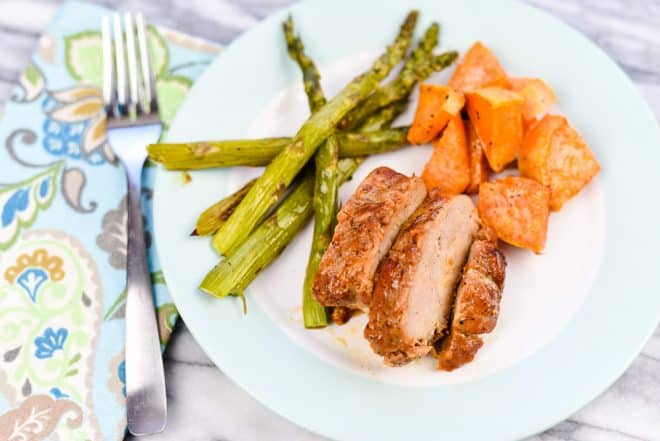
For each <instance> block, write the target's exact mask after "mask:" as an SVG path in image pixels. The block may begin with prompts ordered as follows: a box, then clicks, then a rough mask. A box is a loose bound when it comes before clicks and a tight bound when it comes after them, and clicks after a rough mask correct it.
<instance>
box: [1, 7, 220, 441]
mask: <svg viewBox="0 0 660 441" xmlns="http://www.w3.org/2000/svg"><path fill="white" fill-rule="evenodd" d="M108 12H109V11H108V10H105V9H103V8H100V7H97V6H92V5H88V4H85V3H79V2H69V3H65V4H64V5H63V6H62V7H61V8H60V9H59V11H58V13H57V16H56V18H55V19H54V21H53V23H52V24H51V25H50V26H49V28H48V30H47V32H46V33H45V34H44V35H43V36H42V38H41V39H40V41H39V45H38V49H37V51H36V54H35V55H34V56H33V57H32V60H31V62H30V64H29V65H28V67H27V68H26V70H25V72H24V73H23V75H22V76H21V77H20V84H19V85H18V86H17V87H16V89H15V91H14V93H13V95H12V97H11V99H10V102H8V103H7V106H6V108H5V113H4V115H3V116H2V117H1V118H0V440H41V439H48V440H113V439H122V438H123V436H124V433H125V427H126V414H125V394H126V391H125V385H124V384H125V370H124V338H125V337H124V297H125V291H124V286H125V265H126V230H125V225H126V199H125V193H126V178H125V175H124V171H123V169H122V168H121V167H120V166H119V165H118V163H117V159H116V158H115V156H114V155H113V153H112V151H111V149H110V148H109V146H108V144H107V142H106V140H105V120H104V119H103V116H102V113H101V109H102V102H101V97H100V90H99V87H100V85H101V49H100V45H101V43H100V39H101V37H100V32H99V26H97V25H100V22H101V16H102V15H104V14H107V13H108ZM148 39H149V45H150V49H151V57H152V64H153V67H154V70H155V72H156V74H157V88H158V98H159V101H160V109H161V117H162V118H163V121H164V124H165V129H167V126H168V124H169V123H170V122H171V121H172V118H173V116H174V114H175V112H176V110H177V107H178V106H179V104H180V103H181V102H182V100H183V98H184V96H185V95H186V93H187V92H188V90H189V89H190V87H191V85H192V83H193V81H194V80H195V79H196V78H197V77H198V76H199V75H200V73H201V72H202V71H203V70H204V68H205V67H206V65H207V64H208V63H209V62H210V60H211V59H212V58H213V57H214V56H215V54H216V53H217V52H218V51H219V49H220V48H219V47H218V46H216V45H214V44H211V43H208V42H206V41H202V40H199V39H195V38H192V37H189V36H186V35H183V34H181V33H178V32H175V31H172V30H170V29H165V28H162V27H150V28H149V36H148ZM153 174H154V168H153V167H151V166H150V165H149V164H147V166H146V167H145V170H144V177H143V179H144V185H145V186H144V189H143V197H144V198H143V206H144V208H145V218H146V225H147V228H148V229H150V228H151V227H152V222H151V192H152V190H151V188H152V183H153ZM149 239H150V236H148V237H147V243H148V244H149V258H150V264H151V271H152V281H153V286H154V292H155V293H156V304H157V309H158V322H159V329H160V338H161V343H162V344H163V345H165V344H166V343H167V340H168V338H169V335H170V332H171V330H172V327H173V325H174V322H175V320H176V318H177V311H176V309H175V307H174V305H173V304H172V303H171V300H170V296H169V294H168V292H167V287H166V286H165V280H164V278H163V274H162V273H161V271H160V270H159V264H158V259H157V257H156V250H155V246H154V244H153V243H152V242H151V240H149Z"/></svg>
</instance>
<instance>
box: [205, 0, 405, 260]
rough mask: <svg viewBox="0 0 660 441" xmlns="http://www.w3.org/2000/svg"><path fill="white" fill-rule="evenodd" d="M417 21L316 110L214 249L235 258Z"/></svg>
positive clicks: (398, 54)
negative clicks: (370, 64)
mask: <svg viewBox="0 0 660 441" xmlns="http://www.w3.org/2000/svg"><path fill="white" fill-rule="evenodd" d="M416 20H417V12H416V11H413V12H411V13H410V14H409V15H408V17H407V18H406V20H405V22H404V23H403V24H402V26H401V30H400V32H399V35H398V36H397V38H396V40H395V42H394V44H392V45H390V46H388V48H387V50H386V51H385V53H384V54H383V55H382V56H381V57H379V58H378V59H377V60H376V61H375V62H374V64H373V65H372V67H371V69H369V70H368V71H366V72H365V73H363V74H362V75H360V76H358V77H357V78H355V79H354V80H353V81H351V82H350V83H349V84H348V85H347V86H345V87H344V89H342V90H341V91H340V92H339V93H338V94H337V95H336V96H335V97H334V98H333V99H331V100H330V101H328V102H327V103H326V104H325V105H324V106H323V107H321V108H320V109H319V110H318V111H316V112H314V113H313V114H312V115H311V116H310V117H309V119H308V120H307V121H306V122H305V123H304V124H303V125H302V127H301V128H300V130H299V131H298V133H297V134H296V136H295V137H294V138H293V139H292V140H291V143H290V144H289V145H287V146H286V147H285V148H284V149H283V150H282V152H281V153H280V154H278V155H277V156H276V157H275V158H274V159H273V161H272V162H271V163H270V164H269V165H268V167H267V168H266V170H265V171H264V173H263V175H261V177H259V178H258V179H257V181H256V182H255V183H254V185H253V186H252V188H251V189H250V191H249V192H248V194H247V195H246V196H245V197H244V198H243V200H242V201H241V203H240V204H239V206H238V207H236V209H235V210H234V213H233V214H232V215H231V216H230V217H229V219H228V220H227V221H226V222H225V223H224V224H223V225H222V226H221V227H220V229H219V230H218V231H217V232H216V234H215V236H214V237H213V246H214V247H215V249H216V250H217V251H218V252H219V253H220V254H222V255H225V256H228V255H231V254H232V251H234V250H236V249H237V248H238V246H239V245H240V244H241V243H243V241H245V239H247V237H248V236H249V234H250V232H251V231H252V230H253V229H254V228H255V227H256V225H257V224H258V223H259V221H260V220H261V219H262V218H263V216H264V215H265V214H266V212H267V211H268V210H269V209H270V208H271V207H272V206H273V205H274V204H276V203H277V201H278V200H279V198H280V197H281V196H282V194H283V193H284V192H285V191H286V189H287V187H288V186H289V185H290V184H291V182H292V181H293V179H294V178H295V176H296V175H297V174H298V172H299V171H300V170H301V169H302V167H303V166H304V165H305V164H306V163H307V161H308V160H309V158H310V157H311V156H312V155H313V154H314V153H315V152H316V149H317V148H318V146H319V145H320V144H321V143H322V142H323V141H324V140H325V139H327V138H328V136H330V135H331V134H332V133H333V131H334V130H335V126H336V125H337V124H338V123H339V121H341V119H342V118H343V117H344V116H345V115H346V114H347V113H348V112H350V111H351V109H353V108H354V107H355V106H356V105H357V104H358V103H359V102H360V101H362V99H364V97H366V96H367V95H368V94H369V92H370V91H371V90H372V89H373V88H374V87H376V86H377V85H378V83H379V82H380V81H381V80H382V79H383V78H384V77H385V76H387V74H388V73H389V72H390V71H391V70H392V68H393V67H394V66H395V65H396V64H397V63H398V62H399V61H400V60H401V59H402V58H403V56H404V54H405V51H406V50H407V48H408V46H409V45H410V40H411V38H412V33H413V30H414V27H415V23H416Z"/></svg>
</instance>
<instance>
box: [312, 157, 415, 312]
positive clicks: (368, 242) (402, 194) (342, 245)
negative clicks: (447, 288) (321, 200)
mask: <svg viewBox="0 0 660 441" xmlns="http://www.w3.org/2000/svg"><path fill="white" fill-rule="evenodd" d="M425 195H426V190H425V188H424V183H423V181H422V180H421V179H420V178H417V177H415V176H413V177H411V178H410V177H408V176H405V175H403V174H401V173H398V172H396V171H394V170H392V169H390V168H387V167H379V168H377V169H375V170H373V171H372V172H371V173H370V174H369V175H368V176H367V177H366V178H365V179H364V181H362V183H361V184H360V185H359V186H358V188H357V189H356V190H355V193H354V194H353V195H352V196H351V197H350V198H349V199H348V201H347V202H346V204H345V205H344V207H343V208H342V209H341V210H340V212H339V214H338V215H337V227H336V228H335V232H334V235H333V238H332V241H331V243H330V245H329V246H328V249H327V250H326V252H325V254H324V255H323V257H322V259H321V262H320V264H319V269H318V271H317V274H316V277H315V279H314V286H313V293H314V297H315V298H316V299H317V300H318V301H319V303H321V304H322V305H325V306H345V307H349V308H355V309H362V310H365V309H367V308H368V306H369V303H370V301H371V294H372V291H373V279H374V274H375V272H376V268H377V266H378V260H379V258H380V257H381V256H380V255H379V251H378V250H379V249H380V248H381V244H383V242H384V241H388V240H394V236H396V231H395V232H394V234H391V231H390V230H391V229H392V228H395V227H396V228H397V229H398V225H393V222H394V221H393V220H394V219H395V218H397V214H398V213H399V212H400V210H402V209H403V208H402V207H404V206H410V205H411V204H412V208H409V209H410V210H414V208H416V207H417V206H418V205H419V203H421V201H422V200H423V199H424V196H425ZM407 214H408V213H406V216H407ZM388 232H389V233H390V234H389V235H388ZM389 236H393V237H391V238H389ZM388 238H389V239H388ZM385 245H386V248H389V246H390V245H391V242H388V243H386V244H385ZM385 251H386V250H385Z"/></svg>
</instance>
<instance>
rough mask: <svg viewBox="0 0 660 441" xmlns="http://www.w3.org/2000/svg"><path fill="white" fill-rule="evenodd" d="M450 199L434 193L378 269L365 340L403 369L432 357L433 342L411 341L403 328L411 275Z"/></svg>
mask: <svg viewBox="0 0 660 441" xmlns="http://www.w3.org/2000/svg"><path fill="white" fill-rule="evenodd" d="M445 202H446V199H443V198H441V197H440V196H439V194H438V193H436V192H433V193H432V194H430V195H429V197H427V198H426V200H425V201H424V203H422V205H421V206H420V207H419V208H418V209H417V211H416V212H415V213H414V214H413V216H411V218H410V219H408V222H407V223H406V224H405V225H404V227H403V228H402V229H401V231H400V232H399V236H398V238H397V240H396V242H395V243H394V245H393V246H392V248H391V249H390V252H389V253H387V256H386V257H385V258H384V259H383V261H382V262H381V263H380V266H379V267H378V272H377V274H376V286H375V289H374V295H373V298H372V301H371V305H370V308H369V323H368V324H367V327H366V328H365V330H364V336H365V338H366V339H367V340H368V341H369V343H370V344H371V348H372V349H373V350H374V352H376V353H377V354H380V355H383V356H384V357H385V361H386V363H388V364H391V365H395V366H398V365H401V364H405V363H407V362H408V361H410V359H411V358H416V357H419V356H422V355H424V354H426V353H428V352H429V351H430V349H431V345H430V343H431V342H428V341H417V340H414V339H412V338H410V337H408V336H407V335H406V333H405V331H404V329H403V327H402V325H403V316H404V314H405V312H406V309H407V307H408V294H409V293H410V288H411V287H412V284H413V282H414V280H413V278H414V275H415V272H414V271H411V269H412V268H414V267H415V266H416V264H417V262H419V260H420V259H421V258H422V242H423V241H424V238H425V235H426V233H427V231H428V229H429V228H431V226H432V223H433V222H432V221H433V220H434V219H435V218H436V217H437V216H438V215H439V214H440V212H441V209H442V206H443V205H444V204H445Z"/></svg>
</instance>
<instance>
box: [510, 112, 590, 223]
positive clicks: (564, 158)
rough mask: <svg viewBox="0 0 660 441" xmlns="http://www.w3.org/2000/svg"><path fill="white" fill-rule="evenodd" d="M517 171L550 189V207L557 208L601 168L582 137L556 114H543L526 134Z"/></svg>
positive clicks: (564, 119) (576, 192) (555, 209)
mask: <svg viewBox="0 0 660 441" xmlns="http://www.w3.org/2000/svg"><path fill="white" fill-rule="evenodd" d="M518 168H519V170H520V174H521V175H523V176H526V177H529V178H532V179H534V180H536V181H537V182H539V183H541V184H543V185H545V186H547V187H548V188H549V189H550V193H551V196H550V208H551V209H552V210H553V211H558V210H559V209H561V207H562V206H563V205H564V203H566V201H568V200H569V199H570V198H572V197H573V196H575V195H576V194H578V193H579V192H580V190H582V188H583V187H584V186H585V185H587V184H588V183H589V181H591V179H592V178H593V177H594V176H596V175H597V174H598V172H599V171H600V165H599V164H598V161H597V160H596V158H595V156H594V154H593V152H592V151H591V149H589V146H588V145H587V144H586V143H585V142H584V140H583V139H582V137H580V135H579V134H578V133H577V132H576V131H575V129H574V128H573V127H571V125H570V124H569V123H568V121H566V118H564V117H563V116H559V115H546V116H544V117H543V119H541V120H540V121H539V122H538V123H536V124H535V125H534V127H532V128H531V129H530V131H529V132H528V133H527V134H526V135H525V139H524V140H523V143H522V146H521V148H520V158H519V159H518Z"/></svg>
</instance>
